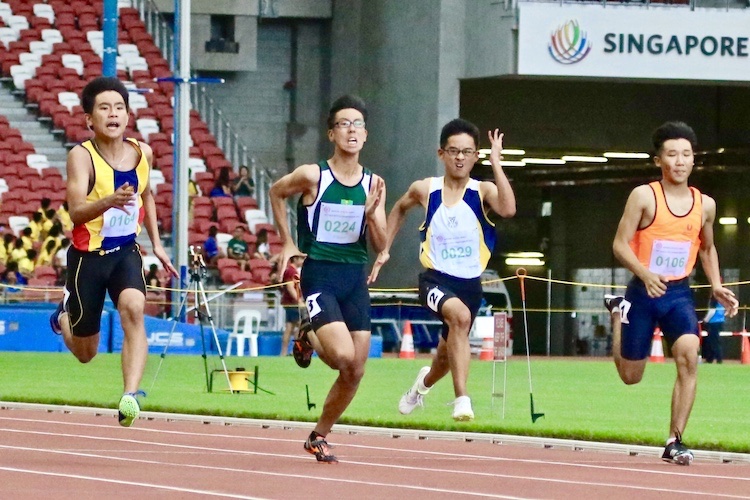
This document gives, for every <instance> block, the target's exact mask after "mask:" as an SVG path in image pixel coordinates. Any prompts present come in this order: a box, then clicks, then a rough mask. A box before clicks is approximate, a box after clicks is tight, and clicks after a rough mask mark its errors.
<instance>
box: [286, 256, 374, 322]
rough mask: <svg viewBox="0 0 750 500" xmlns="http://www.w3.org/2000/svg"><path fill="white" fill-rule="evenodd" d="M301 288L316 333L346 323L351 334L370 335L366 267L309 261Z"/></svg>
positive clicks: (306, 262) (304, 270)
mask: <svg viewBox="0 0 750 500" xmlns="http://www.w3.org/2000/svg"><path fill="white" fill-rule="evenodd" d="M299 284H300V288H301V289H302V296H303V297H304V298H305V304H306V305H307V313H308V314H309V315H310V324H311V325H312V327H313V330H318V328H320V327H321V326H324V325H327V324H329V323H334V322H337V321H343V322H344V323H345V324H346V327H347V328H348V329H349V331H350V332H355V331H368V332H369V331H370V292H369V290H368V289H367V269H366V267H365V264H343V263H340V262H329V261H324V260H313V259H311V258H309V257H308V258H307V259H305V263H304V264H302V271H301V272H300V282H299Z"/></svg>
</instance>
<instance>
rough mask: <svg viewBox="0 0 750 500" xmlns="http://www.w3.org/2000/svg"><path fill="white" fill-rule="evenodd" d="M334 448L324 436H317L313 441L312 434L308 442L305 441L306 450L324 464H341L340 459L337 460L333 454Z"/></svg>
mask: <svg viewBox="0 0 750 500" xmlns="http://www.w3.org/2000/svg"><path fill="white" fill-rule="evenodd" d="M331 448H332V446H331V445H329V444H328V443H327V442H326V440H325V438H323V436H320V435H317V437H315V439H313V435H312V434H311V435H310V437H308V438H307V441H305V450H306V451H307V452H308V453H310V454H312V455H315V458H316V459H317V460H318V462H322V463H324V464H337V463H339V459H338V458H336V457H335V456H334V455H333V453H331Z"/></svg>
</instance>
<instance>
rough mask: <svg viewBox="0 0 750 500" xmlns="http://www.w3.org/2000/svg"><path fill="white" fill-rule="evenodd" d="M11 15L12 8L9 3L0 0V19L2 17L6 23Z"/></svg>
mask: <svg viewBox="0 0 750 500" xmlns="http://www.w3.org/2000/svg"><path fill="white" fill-rule="evenodd" d="M12 15H13V10H12V9H11V8H10V4H7V3H5V2H0V19H2V20H3V22H4V23H5V24H8V21H10V16H12Z"/></svg>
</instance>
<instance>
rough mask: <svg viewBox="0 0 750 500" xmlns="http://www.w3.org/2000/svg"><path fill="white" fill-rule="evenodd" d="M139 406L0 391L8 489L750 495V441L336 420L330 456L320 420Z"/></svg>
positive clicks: (107, 493) (296, 494) (1, 475)
mask: <svg viewBox="0 0 750 500" xmlns="http://www.w3.org/2000/svg"><path fill="white" fill-rule="evenodd" d="M141 415H142V418H141V419H139V420H138V421H137V422H136V424H135V425H134V427H132V428H128V429H126V428H121V427H120V426H118V425H117V420H116V419H115V415H114V412H113V411H112V410H102V409H87V408H75V407H55V406H42V405H28V404H20V403H5V402H0V497H1V498H22V499H25V498H44V499H76V500H78V499H81V500H83V499H100V498H104V497H124V496H126V495H127V496H132V497H133V498H138V499H139V500H141V499H151V498H213V497H218V498H274V499H275V498H322V499H327V500H342V499H347V498H356V499H358V500H363V499H370V498H387V497H392V498H404V497H407V496H408V498H410V499H412V498H415V499H416V498H429V499H430V500H433V499H443V498H444V499H451V500H455V499H459V498H477V497H485V498H575V499H581V498H607V499H608V500H609V499H620V498H622V499H628V500H632V499H633V498H638V499H642V498H659V499H663V498H664V497H665V496H669V497H674V496H679V497H680V498H707V497H712V498H748V499H750V456H748V455H742V454H726V453H724V454H721V453H710V452H699V453H696V460H695V462H694V463H693V465H692V466H690V467H681V466H677V465H672V464H667V463H664V462H662V461H661V460H660V459H659V456H660V454H661V449H660V448H659V449H657V448H652V447H635V446H623V445H606V444H602V443H584V442H573V441H564V440H553V439H538V438H536V439H535V438H517V437H512V436H498V435H481V434H461V433H438V432H424V431H400V430H393V429H376V428H366V427H354V426H336V427H335V428H334V432H333V433H331V435H329V442H331V444H333V445H334V446H335V450H334V451H335V453H336V455H337V456H338V457H339V460H340V461H341V462H340V463H339V464H337V465H327V464H318V463H317V462H316V461H315V458H314V457H312V456H311V455H308V454H307V453H305V452H304V451H303V450H302V442H303V441H304V439H305V438H306V437H307V434H308V433H309V431H310V428H311V426H312V424H308V423H297V422H277V421H276V422H275V421H258V420H248V419H229V418H211V417H191V416H185V415H170V414H159V413H150V412H143V413H142V414H141Z"/></svg>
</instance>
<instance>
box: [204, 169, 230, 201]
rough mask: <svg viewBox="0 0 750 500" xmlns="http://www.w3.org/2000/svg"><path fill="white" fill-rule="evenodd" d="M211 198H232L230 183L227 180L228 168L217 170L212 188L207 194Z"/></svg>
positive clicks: (228, 179)
mask: <svg viewBox="0 0 750 500" xmlns="http://www.w3.org/2000/svg"><path fill="white" fill-rule="evenodd" d="M209 196H210V197H211V198H215V197H218V196H232V181H231V179H230V178H229V168H226V167H225V168H221V169H219V175H218V176H217V177H216V182H214V187H213V189H211V193H210V194H209Z"/></svg>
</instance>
